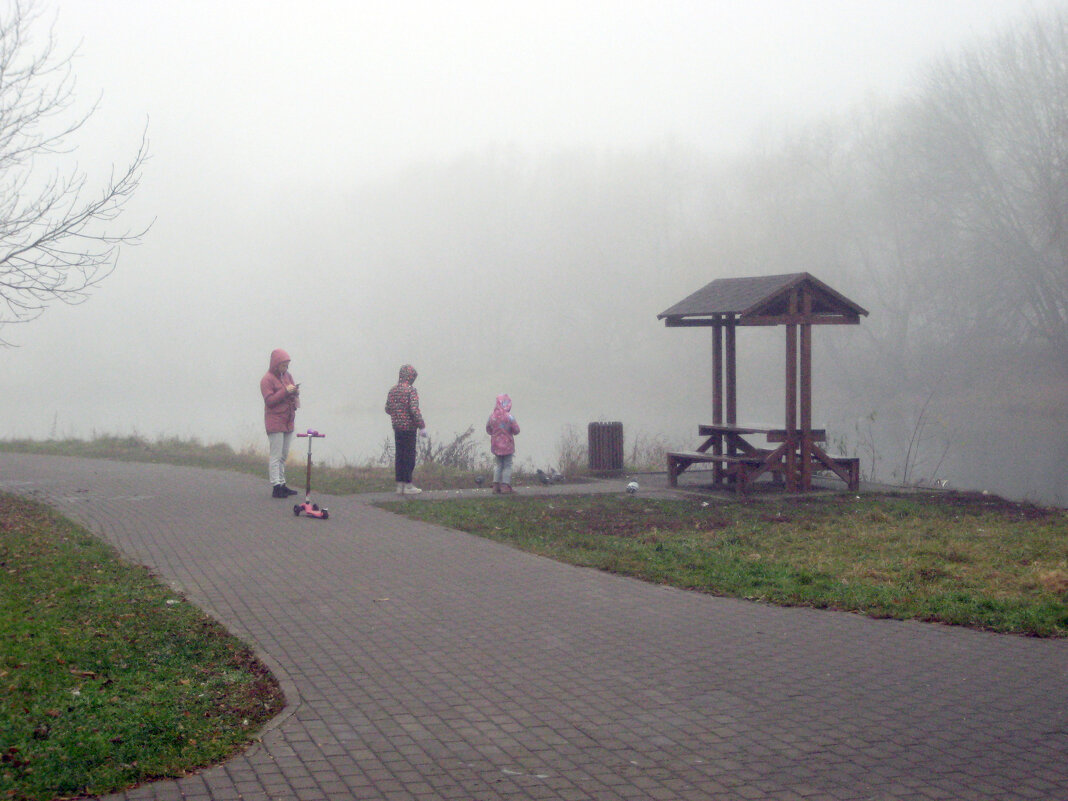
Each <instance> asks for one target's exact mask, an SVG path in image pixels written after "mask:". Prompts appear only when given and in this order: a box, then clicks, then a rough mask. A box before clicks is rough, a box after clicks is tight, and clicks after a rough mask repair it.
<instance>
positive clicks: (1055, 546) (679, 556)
mask: <svg viewBox="0 0 1068 801" xmlns="http://www.w3.org/2000/svg"><path fill="white" fill-rule="evenodd" d="M382 506H383V507H384V508H386V509H390V510H393V511H397V512H399V513H401V514H405V515H408V516H410V517H413V518H418V519H420V520H426V521H429V522H433V523H437V524H440V525H444V526H449V527H452V528H457V529H461V530H463V531H468V532H471V533H473V534H477V535H479V536H483V537H488V538H490V539H494V540H498V541H500V542H505V543H508V544H510V545H513V546H515V547H517V548H520V549H523V550H526V551H530V552H533V553H537V554H541V555H544V556H548V557H550V558H553V559H558V560H560V561H564V562H568V563H570V564H575V565H582V566H586V567H592V568H596V569H599V570H606V571H610V572H613V573H619V574H622V575H626V576H632V577H635V578H639V579H643V580H645V581H651V582H656V583H662V584H669V585H671V586H675V587H680V588H683V589H688V590H696V591H699V592H706V593H712V594H716V595H729V596H736V597H739V598H746V599H750V600H755V601H764V602H768V603H775V604H783V605H803V606H811V607H818V608H828V609H840V610H848V611H855V612H861V613H864V614H867V615H871V616H874V617H892V618H900V619H915V620H924V621H938V622H942V623H949V624H953V625H961V626H969V627H973V628H980V629H988V630H991V631H998V632H1012V633H1017V634H1029V635H1037V636H1052V637H1065V636H1068V514H1066V513H1065V512H1064V511H1062V510H1054V509H1042V508H1039V507H1035V506H1030V505H1027V504H1015V503H1010V502H1007V501H1004V500H1002V499H999V498H995V497H992V496H983V495H971V494H960V493H952V494H915V495H892V494H887V495H864V496H861V497H858V496H856V495H855V494H843V495H837V496H829V497H819V498H810V499H805V500H798V499H793V498H791V499H784V500H781V501H778V500H764V501H760V502H755V503H739V502H733V503H714V504H710V505H705V504H702V503H701V502H699V501H691V500H679V501H667V500H648V499H645V500H643V499H639V498H630V497H626V496H610V497H553V498H548V499H546V498H533V497H527V498H524V497H520V498H510V499H507V500H505V501H502V500H501V499H495V500H494V499H490V500H450V501H449V502H448V503H423V504H399V503H385V504H382Z"/></svg>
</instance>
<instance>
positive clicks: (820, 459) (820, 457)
mask: <svg viewBox="0 0 1068 801" xmlns="http://www.w3.org/2000/svg"><path fill="white" fill-rule="evenodd" d="M812 456H813V461H815V462H816V464H817V465H818V466H820V467H824V468H826V469H827V470H829V471H831V472H832V473H834V474H835V475H836V476H838V478H840V479H842V481H844V482H845V483H846V486H847V487H849V489H850V491H851V492H856V491H857V490H858V489H860V459H858V458H857V457H855V456H836V455H834V454H830V453H824V452H823V451H816V452H814V453H813V454H812Z"/></svg>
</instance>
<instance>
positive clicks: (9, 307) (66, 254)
mask: <svg viewBox="0 0 1068 801" xmlns="http://www.w3.org/2000/svg"><path fill="white" fill-rule="evenodd" d="M39 16H40V15H39V14H38V12H37V10H36V9H35V7H34V6H33V3H32V2H30V3H23V2H21V1H20V0H14V2H11V3H10V4H9V5H8V7H7V8H6V9H5V10H3V11H0V327H2V326H4V325H7V324H10V323H24V322H28V321H30V320H33V319H35V318H36V317H38V316H39V315H41V314H42V313H43V312H44V310H45V309H46V308H47V307H48V306H49V305H50V304H51V303H54V302H62V303H67V304H77V303H81V302H83V301H84V300H86V298H87V297H88V296H89V293H90V291H91V290H92V289H93V288H94V287H96V286H97V285H99V284H100V282H101V281H103V280H104V279H105V278H107V276H108V275H110V274H111V272H112V270H113V269H114V267H115V264H116V262H117V260H118V256H119V250H120V247H121V246H122V245H124V244H137V243H138V242H140V240H141V237H142V236H143V235H144V234H145V233H146V232H147V230H148V227H145V228H144V229H142V230H139V231H131V230H129V229H125V230H120V231H116V230H115V229H114V227H113V224H114V223H115V221H116V220H117V219H118V218H119V216H120V214H121V212H122V210H123V207H124V206H125V204H126V203H127V201H128V200H129V199H130V198H131V197H132V196H133V195H134V193H135V192H136V191H137V189H138V187H139V186H140V182H141V168H142V167H143V165H144V163H145V161H146V159H147V158H148V139H147V136H146V133H147V127H146V133H143V134H142V137H141V144H140V147H139V148H138V150H137V153H136V154H135V156H134V158H133V159H132V160H131V161H130V163H129V164H128V166H126V167H125V168H124V169H122V170H120V171H118V172H116V171H115V170H114V169H113V170H112V174H111V176H110V178H109V179H108V181H107V182H106V184H105V185H104V186H103V188H100V189H98V190H95V191H93V190H91V189H90V187H89V186H88V179H87V177H86V175H85V173H84V172H82V171H81V170H80V169H78V168H77V167H74V168H73V169H71V170H70V171H69V172H67V173H66V174H60V173H59V172H52V173H48V172H44V171H42V169H41V163H42V161H43V160H44V159H45V157H48V156H52V155H56V154H62V153H67V152H71V151H72V150H73V146H72V145H70V144H69V139H70V137H71V136H72V135H73V134H74V133H76V132H77V131H79V130H80V129H81V128H82V127H83V126H84V125H85V123H86V121H87V120H88V119H89V118H90V117H91V116H92V115H93V113H94V112H95V111H96V109H97V105H98V102H99V101H97V102H94V103H93V105H92V106H91V107H90V108H89V109H88V111H86V112H84V113H80V114H73V115H72V109H73V106H74V88H75V80H74V76H73V72H72V70H71V58H72V55H73V54H68V55H62V54H59V53H57V51H56V40H55V35H54V30H53V29H49V31H48V35H47V37H45V38H44V39H43V40H42V42H41V43H39V44H37V45H36V46H35V45H34V43H33V39H32V37H31V32H32V29H34V27H35V26H36V25H37V24H38V22H39ZM4 344H6V343H4Z"/></svg>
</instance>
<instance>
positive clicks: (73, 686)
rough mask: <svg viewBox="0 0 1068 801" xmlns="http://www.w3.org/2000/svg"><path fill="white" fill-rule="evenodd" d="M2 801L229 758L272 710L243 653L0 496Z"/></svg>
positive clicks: (196, 616)
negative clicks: (3, 800)
mask: <svg viewBox="0 0 1068 801" xmlns="http://www.w3.org/2000/svg"><path fill="white" fill-rule="evenodd" d="M0 643H3V647H2V650H0V745H2V752H0V798H10V799H54V798H59V797H70V796H76V795H83V794H99V793H106V792H109V791H113V790H118V789H121V788H124V787H128V786H130V785H133V784H137V783H141V782H144V781H147V780H150V779H155V778H159V777H165V776H181V775H184V774H185V773H187V772H189V771H190V770H192V769H194V768H197V767H201V766H205V765H210V764H213V763H215V762H218V761H220V760H221V759H224V758H225V757H227V756H229V755H231V754H233V753H235V752H236V751H237V750H239V749H240V748H241V747H242V746H244V745H245V744H247V743H248V742H250V740H251V739H252V737H253V736H254V733H255V732H256V731H257V730H258V729H259V728H260V727H261V726H262V725H263V724H264V722H266V721H267V720H268V719H269V718H270V717H272V716H273V715H275V714H276V713H277V712H278V711H280V710H281V709H282V706H283V704H284V699H283V697H282V693H281V691H280V689H279V687H278V685H277V683H276V682H275V680H274V678H273V677H272V676H271V675H270V673H269V672H268V671H267V670H266V669H265V668H264V666H263V665H262V664H260V663H259V662H258V661H257V660H256V658H255V657H254V655H253V654H252V653H251V652H250V651H249V649H248V648H247V647H245V646H244V645H243V644H242V643H240V642H239V641H237V640H235V639H234V638H233V637H232V636H230V635H229V634H227V633H226V632H225V631H224V630H223V629H222V628H221V627H220V626H219V625H218V624H216V623H215V622H214V621H212V620H210V619H209V618H207V617H206V616H205V615H204V614H203V613H201V612H200V611H198V610H197V609H196V608H194V607H193V606H191V605H190V604H189V603H187V602H186V601H185V600H183V599H182V598H181V597H180V596H178V595H176V594H175V593H174V592H173V591H172V590H169V589H168V588H166V587H164V586H163V585H161V584H160V583H159V582H158V581H157V580H155V579H154V578H153V577H152V576H150V575H149V574H148V573H147V572H146V571H145V570H143V569H140V568H136V567H133V566H130V565H128V564H125V563H123V562H122V561H121V560H119V559H118V558H117V557H116V555H115V553H114V552H113V551H112V550H111V549H109V548H107V547H106V546H104V545H103V544H101V543H100V542H99V541H98V540H97V539H95V538H94V537H93V536H92V535H90V534H89V533H88V532H86V531H85V530H83V529H81V528H79V527H77V526H75V525H74V524H73V523H71V522H69V521H67V520H65V519H64V518H61V517H59V516H58V515H56V514H54V513H53V512H51V511H50V510H48V509H47V508H46V507H44V506H41V505H39V504H36V503H32V502H29V501H26V500H25V499H21V498H14V497H11V496H7V495H0Z"/></svg>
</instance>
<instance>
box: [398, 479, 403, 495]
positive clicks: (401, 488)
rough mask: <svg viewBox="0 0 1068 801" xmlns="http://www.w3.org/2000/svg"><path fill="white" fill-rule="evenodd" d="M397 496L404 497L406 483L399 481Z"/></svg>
mask: <svg viewBox="0 0 1068 801" xmlns="http://www.w3.org/2000/svg"><path fill="white" fill-rule="evenodd" d="M397 494H398V495H403V494H404V482H403V481H398V482H397Z"/></svg>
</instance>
